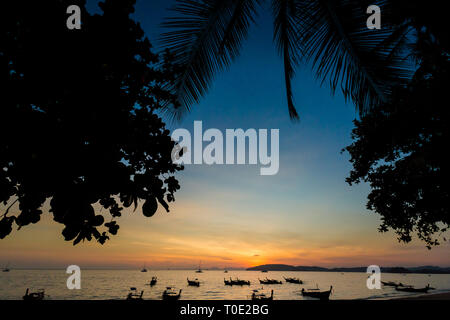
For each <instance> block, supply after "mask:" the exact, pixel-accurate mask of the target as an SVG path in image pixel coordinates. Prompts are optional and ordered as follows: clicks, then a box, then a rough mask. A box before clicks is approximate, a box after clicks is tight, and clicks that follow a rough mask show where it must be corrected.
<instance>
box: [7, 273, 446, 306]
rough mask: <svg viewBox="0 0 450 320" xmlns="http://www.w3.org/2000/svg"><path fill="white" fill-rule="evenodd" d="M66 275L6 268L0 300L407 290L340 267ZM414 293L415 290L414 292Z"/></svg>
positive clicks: (440, 278)
mask: <svg viewBox="0 0 450 320" xmlns="http://www.w3.org/2000/svg"><path fill="white" fill-rule="evenodd" d="M68 276H69V275H68V274H66V273H65V270H11V271H10V272H0V299H2V300H4V299H22V296H23V295H24V293H25V290H26V288H28V287H29V288H32V289H33V290H35V289H40V288H44V289H45V292H46V294H48V295H49V297H48V298H47V299H56V300H63V299H124V298H125V297H126V295H127V293H128V292H129V289H130V287H136V288H137V289H138V290H139V291H140V290H144V299H161V294H162V292H163V291H164V289H165V287H166V286H173V287H176V288H178V289H183V291H182V295H181V299H186V300H189V299H192V300H222V299H230V300H245V299H248V298H249V296H250V294H251V291H252V290H253V289H260V288H262V287H263V291H264V292H270V290H271V289H273V290H274V299H277V300H302V299H304V298H303V297H302V295H301V293H300V291H301V289H302V288H315V287H316V286H319V288H320V289H323V290H325V289H328V288H329V287H330V285H332V286H333V288H334V290H333V293H332V295H331V297H330V299H389V298H392V297H400V296H407V295H414V294H408V293H404V292H397V291H395V289H394V288H391V287H385V288H382V289H381V290H369V289H367V287H366V279H367V276H368V275H367V274H366V273H339V272H281V271H271V272H268V273H261V272H258V271H229V272H228V273H224V272H223V271H208V270H206V271H204V272H203V273H195V272H194V271H193V270H149V271H148V272H147V273H143V272H140V271H139V270H82V273H81V289H80V290H69V289H67V287H66V281H67V278H68ZM152 276H157V277H158V283H157V284H156V285H155V286H153V287H150V286H148V285H146V283H149V281H150V279H151V277H152ZM283 276H285V277H298V278H300V279H302V280H303V281H304V282H305V284H304V285H299V284H291V283H285V282H284V279H283ZM186 277H189V278H191V279H193V278H198V279H199V280H200V281H201V285H200V287H198V288H197V287H188V286H187V281H186ZM224 277H227V278H229V277H232V278H236V277H239V278H240V279H244V280H250V281H251V285H250V286H242V287H240V286H232V287H230V286H225V285H224V283H223V278H224ZM265 277H268V278H270V279H278V280H282V281H283V284H282V285H264V286H262V285H260V284H259V281H258V278H260V279H263V278H265ZM381 279H382V280H383V281H396V282H402V283H404V284H410V285H414V286H416V287H424V286H426V285H427V284H428V283H429V284H430V286H432V287H434V288H436V289H437V290H433V291H432V292H436V293H439V292H444V291H450V275H438V274H433V275H430V276H429V275H427V274H407V275H402V274H388V273H385V274H382V278H381ZM416 295H417V294H416Z"/></svg>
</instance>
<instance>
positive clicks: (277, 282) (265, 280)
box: [258, 278, 282, 284]
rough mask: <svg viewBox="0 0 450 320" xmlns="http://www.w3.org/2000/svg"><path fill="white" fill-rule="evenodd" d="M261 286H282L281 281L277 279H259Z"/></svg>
mask: <svg viewBox="0 0 450 320" xmlns="http://www.w3.org/2000/svg"><path fill="white" fill-rule="evenodd" d="M258 280H259V283H260V284H282V282H281V281H279V280H275V279H267V278H266V279H263V280H261V279H258Z"/></svg>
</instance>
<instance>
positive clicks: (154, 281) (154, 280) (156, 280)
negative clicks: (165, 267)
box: [150, 277, 158, 287]
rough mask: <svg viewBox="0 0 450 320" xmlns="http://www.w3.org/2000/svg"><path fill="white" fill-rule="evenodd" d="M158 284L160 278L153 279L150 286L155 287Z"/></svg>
mask: <svg viewBox="0 0 450 320" xmlns="http://www.w3.org/2000/svg"><path fill="white" fill-rule="evenodd" d="M156 282H158V278H157V277H152V280H150V286H152V287H153V286H154V285H155V284H156Z"/></svg>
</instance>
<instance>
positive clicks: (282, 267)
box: [247, 264, 450, 274]
mask: <svg viewBox="0 0 450 320" xmlns="http://www.w3.org/2000/svg"><path fill="white" fill-rule="evenodd" d="M247 270H249V271H262V270H267V271H316V272H366V270H367V267H343V268H323V267H316V266H291V265H287V264H263V265H260V266H255V267H251V268H247ZM381 272H385V273H426V274H450V267H448V268H442V267H436V266H421V267H408V268H406V267H381Z"/></svg>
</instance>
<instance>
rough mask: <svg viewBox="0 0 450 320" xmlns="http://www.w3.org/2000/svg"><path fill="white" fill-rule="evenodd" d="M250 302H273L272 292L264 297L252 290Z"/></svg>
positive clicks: (263, 294) (262, 294)
mask: <svg viewBox="0 0 450 320" xmlns="http://www.w3.org/2000/svg"><path fill="white" fill-rule="evenodd" d="M252 300H257V301H269V300H273V290H272V291H271V292H270V296H268V295H266V294H265V293H263V292H259V290H253V292H252Z"/></svg>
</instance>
